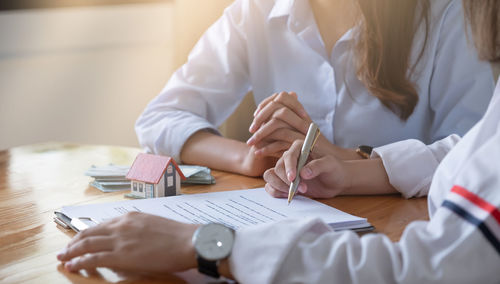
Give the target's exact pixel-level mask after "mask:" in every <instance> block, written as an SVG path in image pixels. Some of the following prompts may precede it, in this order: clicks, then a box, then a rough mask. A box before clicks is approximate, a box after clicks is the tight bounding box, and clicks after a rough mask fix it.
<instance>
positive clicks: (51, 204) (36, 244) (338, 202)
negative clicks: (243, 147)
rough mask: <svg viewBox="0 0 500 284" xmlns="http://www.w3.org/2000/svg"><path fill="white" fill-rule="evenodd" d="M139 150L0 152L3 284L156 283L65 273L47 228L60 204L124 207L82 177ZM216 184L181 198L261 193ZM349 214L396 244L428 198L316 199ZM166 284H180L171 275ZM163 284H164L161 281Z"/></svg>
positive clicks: (52, 147)
mask: <svg viewBox="0 0 500 284" xmlns="http://www.w3.org/2000/svg"><path fill="white" fill-rule="evenodd" d="M139 152H140V150H139V149H135V148H125V147H112V146H93V145H75V144H60V143H49V144H40V145H30V146H24V147H17V148H12V149H10V150H7V151H0V282H2V283H4V282H8V283H11V282H16V283H20V282H22V283H25V282H37V283H103V282H106V281H111V282H118V281H120V282H122V281H124V282H128V283H130V282H134V283H152V282H158V280H153V279H146V278H142V279H126V278H125V279H124V278H120V277H118V276H117V275H116V274H114V273H112V272H111V271H109V270H106V269H102V270H101V269H100V270H99V272H101V274H102V275H101V276H100V277H97V276H92V277H89V276H87V275H85V273H82V274H71V273H67V272H65V271H64V270H63V269H62V266H61V265H60V264H59V262H58V261H57V260H56V254H57V252H58V251H59V250H61V249H62V248H63V247H64V246H65V245H66V243H67V242H68V241H69V240H70V238H71V237H72V236H73V235H74V233H73V232H70V231H66V230H64V229H62V228H60V227H58V226H56V224H55V223H54V222H53V221H52V217H53V212H54V210H56V209H58V208H60V207H61V206H63V205H76V204H84V203H95V202H109V201H118V200H123V199H124V197H123V194H124V192H123V191H122V192H117V193H102V192H100V191H99V190H97V189H95V188H93V187H90V186H89V185H88V183H89V181H90V180H91V178H89V177H87V176H84V175H83V173H84V172H85V170H87V169H88V168H89V167H90V166H91V165H92V164H95V165H106V164H109V163H114V164H118V165H121V164H123V165H127V164H131V163H132V161H133V160H134V158H135V156H136V155H137V154H138V153H139ZM212 173H213V175H214V176H215V179H216V182H217V184H215V185H210V186H206V185H195V186H183V188H182V191H183V193H186V194H187V193H201V192H209V191H222V190H231V189H244V188H256V187H262V186H264V181H263V180H262V179H260V178H249V177H244V176H238V175H234V174H229V173H225V172H218V171H213V172H212ZM320 201H321V202H323V203H325V204H328V205H330V206H334V207H336V208H338V209H340V210H343V211H346V212H348V213H351V214H354V215H358V216H361V217H366V218H368V221H369V222H370V223H371V224H373V225H374V226H375V227H376V229H377V231H378V232H381V233H385V234H387V235H388V236H389V237H390V238H391V239H392V240H394V241H397V240H398V239H399V237H400V236H401V233H402V232H403V229H404V227H405V226H406V225H407V224H408V223H409V222H411V221H413V220H416V219H427V218H428V215H427V203H426V199H424V198H420V199H411V200H405V199H403V198H401V197H400V196H397V195H389V196H365V197H354V196H343V197H337V198H333V199H327V200H320ZM162 280H163V281H166V282H167V283H183V282H184V281H183V280H181V278H179V277H177V276H174V275H169V276H165V278H163V279H162ZM162 283H165V282H162Z"/></svg>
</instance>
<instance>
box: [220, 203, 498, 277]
mask: <svg viewBox="0 0 500 284" xmlns="http://www.w3.org/2000/svg"><path fill="white" fill-rule="evenodd" d="M496 226H498V223H497V224H496ZM497 228H498V227H497ZM256 239H259V240H261V241H260V242H259V245H255V240H256ZM497 240H498V239H497ZM261 243H265V246H262V245H260V244H261ZM230 260H231V261H230V262H231V269H232V271H233V274H234V275H235V277H236V278H237V279H238V281H239V282H241V283H343V284H344V283H418V284H421V283H499V281H500V272H499V271H500V252H499V251H498V250H496V249H495V247H494V246H492V243H491V242H490V240H488V239H487V238H486V237H485V236H484V235H483V232H482V231H481V230H480V229H478V227H477V226H476V225H475V224H471V223H469V222H468V221H466V220H464V219H463V218H462V217H461V216H459V215H457V214H456V213H455V212H453V211H451V210H449V209H448V208H445V207H441V208H439V209H438V211H437V212H436V214H435V215H434V218H433V220H432V221H431V222H425V221H418V222H413V223H411V224H410V225H409V226H408V227H407V228H406V230H405V232H404V234H403V236H402V238H401V241H400V242H399V243H393V242H391V241H390V240H389V239H388V238H387V237H386V236H385V235H382V234H368V235H365V236H363V237H361V238H360V237H358V236H357V235H356V234H355V233H353V232H350V231H344V232H331V231H328V227H327V226H326V225H325V224H323V223H322V222H321V221H320V220H309V221H307V220H304V221H297V222H296V223H294V224H291V223H290V222H287V223H281V224H278V225H273V226H266V227H254V228H251V229H248V230H247V231H245V232H241V234H240V232H238V233H237V237H236V244H235V247H234V250H233V254H232V256H231V259H230Z"/></svg>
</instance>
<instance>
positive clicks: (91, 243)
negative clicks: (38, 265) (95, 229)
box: [57, 236, 114, 261]
mask: <svg viewBox="0 0 500 284" xmlns="http://www.w3.org/2000/svg"><path fill="white" fill-rule="evenodd" d="M113 244H114V238H112V237H102V236H92V237H87V238H84V239H81V240H80V241H78V242H76V243H74V244H73V245H71V246H69V247H68V248H66V249H64V250H63V251H62V252H61V253H59V254H58V255H57V259H59V260H60V261H67V260H70V259H72V258H75V257H78V256H81V255H84V254H86V253H95V252H101V251H110V250H112V249H113Z"/></svg>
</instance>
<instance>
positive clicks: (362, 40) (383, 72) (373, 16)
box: [355, 0, 430, 120]
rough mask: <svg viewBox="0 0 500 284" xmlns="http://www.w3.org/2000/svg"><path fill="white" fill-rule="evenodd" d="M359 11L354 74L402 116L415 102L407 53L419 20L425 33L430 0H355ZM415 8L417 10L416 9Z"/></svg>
mask: <svg viewBox="0 0 500 284" xmlns="http://www.w3.org/2000/svg"><path fill="white" fill-rule="evenodd" d="M357 3H358V5H359V8H360V11H361V14H360V15H361V21H360V25H359V29H358V31H359V34H358V35H357V41H356V45H355V54H356V57H355V58H356V61H357V74H358V77H359V78H360V80H361V81H362V82H363V84H364V85H365V86H366V87H367V88H368V90H369V91H370V92H371V93H372V94H373V96H375V97H376V98H378V99H379V100H380V101H381V102H382V104H383V105H385V106H386V107H388V108H389V109H391V110H392V111H393V112H394V113H395V114H396V115H398V116H399V117H400V118H401V119H402V120H407V119H408V117H409V116H410V115H411V114H412V113H413V110H414V109H415V106H416V105H417V103H418V92H417V89H416V86H415V84H414V82H412V81H411V80H410V76H411V71H412V70H413V67H414V66H410V65H411V63H410V56H411V52H412V47H413V38H414V36H415V34H416V32H417V29H418V28H419V23H423V24H425V40H424V44H423V46H422V50H420V55H419V57H418V59H417V62H418V60H420V58H421V57H422V54H423V52H424V49H425V45H426V42H427V35H428V25H429V23H428V18H429V15H428V14H429V9H430V8H429V6H430V4H429V0H357ZM417 11H418V12H417Z"/></svg>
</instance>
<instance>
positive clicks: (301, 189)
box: [297, 184, 306, 193]
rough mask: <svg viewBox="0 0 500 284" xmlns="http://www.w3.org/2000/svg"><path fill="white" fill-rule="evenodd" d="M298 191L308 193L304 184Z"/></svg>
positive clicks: (300, 185)
mask: <svg viewBox="0 0 500 284" xmlns="http://www.w3.org/2000/svg"><path fill="white" fill-rule="evenodd" d="M297 190H298V191H299V192H300V193H306V187H305V186H304V185H303V184H299V187H298V188H297Z"/></svg>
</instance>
